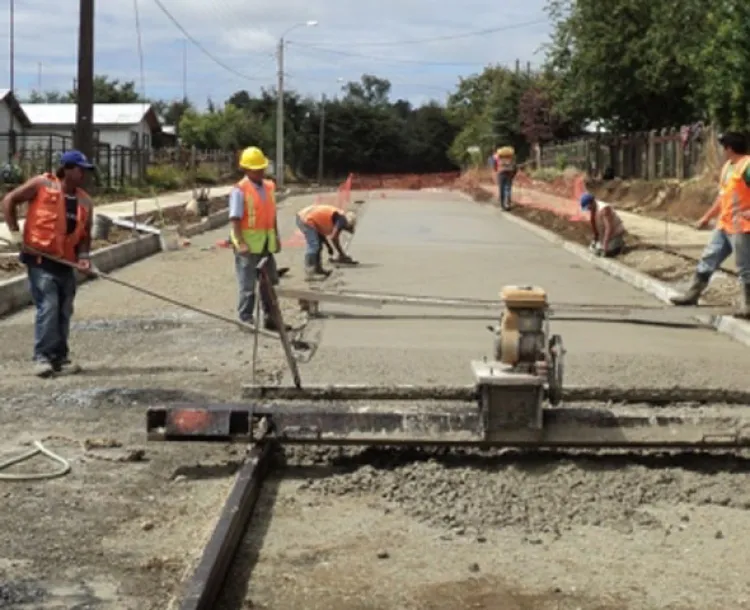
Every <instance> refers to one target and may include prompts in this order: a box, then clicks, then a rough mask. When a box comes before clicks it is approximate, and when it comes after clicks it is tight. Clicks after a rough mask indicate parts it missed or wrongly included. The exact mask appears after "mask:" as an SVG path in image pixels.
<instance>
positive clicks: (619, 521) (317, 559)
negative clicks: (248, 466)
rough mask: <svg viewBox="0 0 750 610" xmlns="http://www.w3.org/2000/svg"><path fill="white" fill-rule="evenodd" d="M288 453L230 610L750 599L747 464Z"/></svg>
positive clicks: (614, 607) (609, 609) (553, 606)
mask: <svg viewBox="0 0 750 610" xmlns="http://www.w3.org/2000/svg"><path fill="white" fill-rule="evenodd" d="M286 462H287V464H286V469H285V470H284V471H283V475H284V476H283V477H281V478H280V477H278V476H276V477H274V478H272V479H271V480H270V481H268V482H267V483H266V486H265V487H264V492H263V496H262V498H261V501H260V504H259V507H258V512H257V514H256V516H255V517H254V521H253V526H252V530H251V533H250V535H249V536H248V537H247V539H246V541H245V546H244V547H243V548H242V549H241V551H240V556H239V560H238V562H237V564H236V565H235V566H234V572H233V574H232V575H231V576H230V581H231V582H232V583H237V584H236V585H233V586H232V587H231V588H230V589H229V590H228V591H227V596H226V598H225V599H224V600H222V603H221V604H219V606H218V608H219V609H220V610H228V609H232V608H240V607H243V608H263V609H271V608H273V609H274V610H286V609H290V610H291V609H293V608H299V607H302V606H304V607H305V608H309V609H311V610H317V609H320V610H324V609H326V610H327V609H335V610H338V609H341V610H343V609H347V610H360V609H366V610H375V609H377V610H380V609H383V610H385V609H389V608H403V609H404V610H427V609H430V610H432V609H443V608H444V609H446V610H447V609H449V608H450V609H452V608H459V607H460V608H478V609H479V608H482V609H494V608H503V609H505V608H508V609H511V610H515V609H518V610H521V609H524V610H526V609H528V610H531V609H541V610H545V609H546V610H559V609H565V610H573V609H577V610H594V609H596V610H635V609H638V610H652V609H653V610H656V609H675V610H677V609H679V610H713V609H715V608H738V609H741V608H748V607H750V585H749V584H748V582H747V579H746V578H744V577H743V574H744V570H745V565H746V562H747V560H748V552H747V550H746V545H745V544H744V536H743V532H744V531H745V530H746V528H747V527H748V526H749V525H750V495H748V492H747V489H746V487H747V473H748V471H749V470H750V466H749V463H748V462H747V461H746V460H745V459H740V458H733V457H727V456H721V455H715V456H710V455H702V456H681V457H680V456H670V455H666V454H655V455H632V454H631V455H627V454H600V455H587V456H580V455H578V456H576V455H573V454H565V453H562V454H560V453H552V452H550V453H547V454H537V455H529V454H526V455H524V454H522V453H521V454H518V453H514V452H482V453H480V452H476V451H457V450H454V451H448V450H435V451H418V450H407V449H401V450H399V449H396V448H390V449H388V448H386V449H372V448H369V449H362V450H339V449H332V450H328V449H319V450H317V451H315V450H313V449H302V448H287V449H286ZM655 574H658V577H657V578H655V577H654V575H655ZM248 575H251V576H252V577H251V578H250V579H249V583H250V584H249V586H248V585H247V582H248ZM383 585H386V586H383ZM242 604H244V605H242Z"/></svg>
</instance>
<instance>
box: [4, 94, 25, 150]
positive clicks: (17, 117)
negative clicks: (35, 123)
mask: <svg viewBox="0 0 750 610" xmlns="http://www.w3.org/2000/svg"><path fill="white" fill-rule="evenodd" d="M30 127H31V121H29V117H28V116H27V115H26V113H25V112H24V111H23V108H22V107H21V104H19V103H18V100H17V99H16V96H15V95H14V94H13V92H12V91H11V90H10V89H0V164H4V163H6V162H7V161H10V159H11V157H12V156H13V154H14V153H15V151H16V150H17V148H18V146H19V139H21V140H22V139H23V137H24V135H25V133H26V132H27V130H28V129H29V128H30Z"/></svg>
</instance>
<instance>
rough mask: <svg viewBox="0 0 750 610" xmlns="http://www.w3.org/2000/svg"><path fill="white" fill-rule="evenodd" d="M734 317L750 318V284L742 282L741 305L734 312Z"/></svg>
mask: <svg viewBox="0 0 750 610" xmlns="http://www.w3.org/2000/svg"><path fill="white" fill-rule="evenodd" d="M734 317H735V318H742V319H743V320H750V284H742V287H741V290H740V307H739V309H738V310H737V312H736V313H735V314H734Z"/></svg>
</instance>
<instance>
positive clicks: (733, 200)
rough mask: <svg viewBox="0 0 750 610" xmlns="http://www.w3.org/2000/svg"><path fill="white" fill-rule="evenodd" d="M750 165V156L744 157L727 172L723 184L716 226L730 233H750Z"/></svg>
mask: <svg viewBox="0 0 750 610" xmlns="http://www.w3.org/2000/svg"><path fill="white" fill-rule="evenodd" d="M748 167H750V157H744V158H742V159H741V160H739V161H738V162H737V163H735V165H734V167H733V168H732V171H731V172H729V173H727V175H726V177H725V180H724V181H723V184H722V188H721V211H720V213H719V220H718V222H717V223H716V226H717V228H718V229H721V230H722V231H725V232H727V233H730V234H735V233H750V187H748V186H747V184H745V172H746V170H747V168H748Z"/></svg>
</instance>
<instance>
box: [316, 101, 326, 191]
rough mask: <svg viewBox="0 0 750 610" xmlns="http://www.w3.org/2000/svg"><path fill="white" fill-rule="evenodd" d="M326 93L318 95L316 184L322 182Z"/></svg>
mask: <svg viewBox="0 0 750 610" xmlns="http://www.w3.org/2000/svg"><path fill="white" fill-rule="evenodd" d="M325 126H326V94H325V93H324V94H323V95H321V97H320V135H319V136H318V184H323V143H324V138H325V130H326V127H325Z"/></svg>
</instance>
